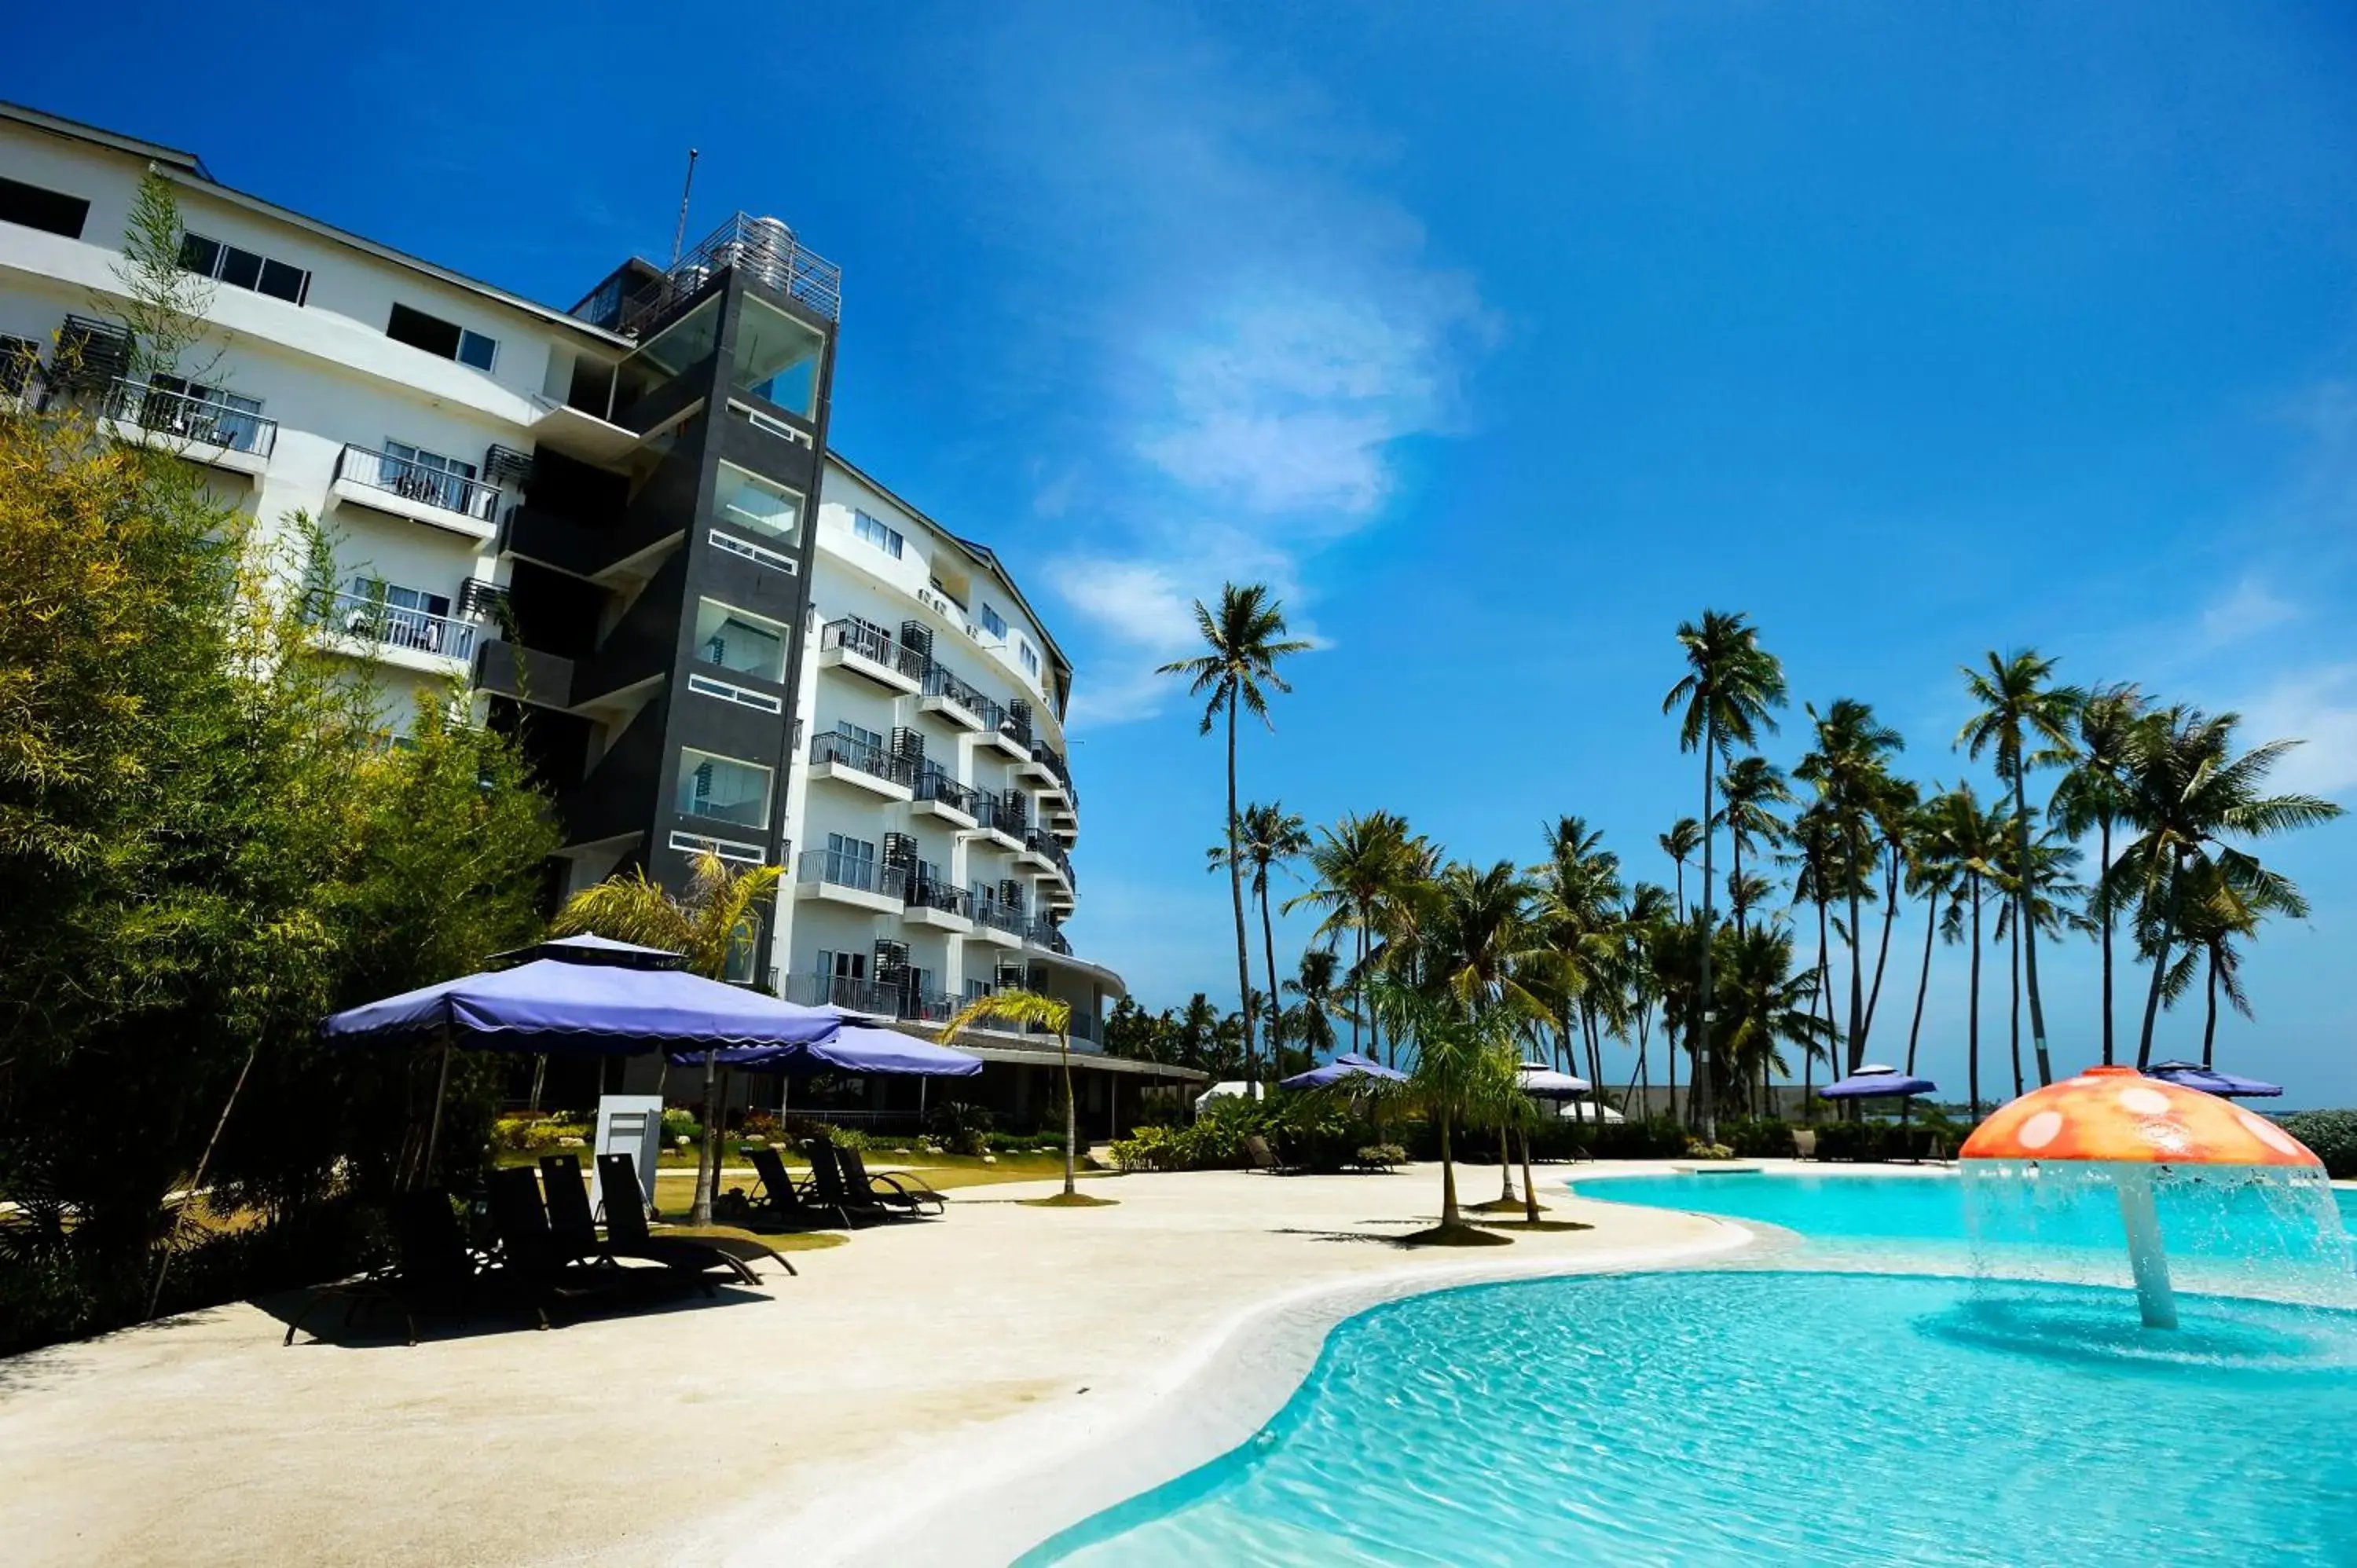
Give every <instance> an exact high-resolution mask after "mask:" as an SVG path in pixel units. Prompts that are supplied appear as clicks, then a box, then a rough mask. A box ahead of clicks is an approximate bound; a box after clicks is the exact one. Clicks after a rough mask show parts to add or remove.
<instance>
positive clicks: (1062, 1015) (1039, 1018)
mask: <svg viewBox="0 0 2357 1568" xmlns="http://www.w3.org/2000/svg"><path fill="white" fill-rule="evenodd" d="M994 1019H995V1020H996V1021H997V1022H999V1023H1002V1024H1019V1025H1022V1026H1025V1027H1026V1028H1028V1027H1030V1026H1034V1025H1036V1026H1039V1027H1040V1028H1042V1029H1045V1030H1047V1031H1048V1032H1049V1034H1051V1035H1053V1036H1056V1054H1057V1055H1058V1057H1059V1058H1061V1061H1062V1063H1063V1069H1064V1196H1065V1197H1073V1196H1075V1194H1076V1189H1075V1188H1074V1187H1073V1185H1072V1166H1073V1164H1074V1153H1073V1148H1074V1144H1075V1143H1076V1142H1077V1141H1078V1139H1079V1137H1080V1124H1079V1121H1078V1119H1077V1117H1076V1116H1075V1115H1074V1113H1073V1110H1072V1004H1071V1003H1069V1002H1060V1001H1058V1000H1057V999H1056V998H1055V997H1053V996H1042V995H1040V994H1039V993H1038V992H1036V991H1021V990H1013V989H1010V990H1006V991H1001V992H999V993H996V994H995V995H991V996H977V997H975V998H974V1000H973V1001H971V1002H969V1003H967V1004H965V1005H964V1006H963V1007H961V1008H959V1009H958V1011H957V1015H956V1016H955V1017H953V1018H952V1019H951V1020H950V1021H949V1022H948V1023H946V1024H944V1025H942V1028H941V1033H940V1034H938V1035H936V1036H933V1037H934V1038H935V1039H937V1040H939V1041H941V1043H942V1044H943V1045H945V1046H946V1045H949V1044H951V1043H952V1042H953V1041H954V1040H955V1039H956V1038H957V1036H959V1035H961V1034H963V1033H964V1032H965V1031H966V1030H968V1029H970V1028H972V1027H974V1026H975V1025H977V1024H982V1023H986V1022H989V1021H991V1020H994Z"/></svg>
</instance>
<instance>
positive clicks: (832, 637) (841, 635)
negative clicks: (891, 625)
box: [818, 616, 932, 681]
mask: <svg viewBox="0 0 2357 1568" xmlns="http://www.w3.org/2000/svg"><path fill="white" fill-rule="evenodd" d="M818 645H819V647H821V648H822V649H825V648H840V649H841V650H844V651H845V653H849V654H855V655H856V656H858V657H859V658H861V659H865V660H867V661H868V662H869V663H871V664H881V665H883V666H884V667H885V668H886V669H888V670H892V671H899V673H900V674H902V675H905V676H907V677H908V678H909V680H911V681H922V680H923V679H924V678H925V669H926V666H927V665H929V664H931V662H932V661H931V660H929V659H927V658H926V657H925V656H924V655H923V654H921V653H920V652H918V651H917V650H915V649H913V648H910V647H909V646H907V645H906V644H904V643H902V642H901V641H899V639H896V638H895V637H893V635H892V634H891V633H890V632H888V631H886V630H885V629H884V628H882V627H880V626H877V624H875V623H874V622H873V621H865V620H861V619H859V618H857V617H856V616H846V617H845V618H843V619H842V620H831V621H829V622H827V623H826V625H825V627H824V628H822V629H821V630H820V632H819V641H818Z"/></svg>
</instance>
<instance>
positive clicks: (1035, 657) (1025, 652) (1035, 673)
mask: <svg viewBox="0 0 2357 1568" xmlns="http://www.w3.org/2000/svg"><path fill="white" fill-rule="evenodd" d="M1015 650H1016V651H1017V653H1019V654H1021V655H1022V656H1023V669H1024V671H1025V673H1027V674H1028V675H1029V676H1031V678H1032V679H1034V680H1037V679H1039V650H1038V649H1036V648H1034V647H1032V646H1031V645H1030V644H1029V643H1028V642H1020V643H1017V644H1016V649H1015Z"/></svg>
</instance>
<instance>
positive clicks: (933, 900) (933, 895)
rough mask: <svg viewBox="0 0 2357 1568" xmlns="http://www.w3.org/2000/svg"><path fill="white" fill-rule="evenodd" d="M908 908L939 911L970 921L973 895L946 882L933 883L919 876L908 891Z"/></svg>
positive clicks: (972, 909)
mask: <svg viewBox="0 0 2357 1568" xmlns="http://www.w3.org/2000/svg"><path fill="white" fill-rule="evenodd" d="M909 908H911V909H939V910H940V911H941V912H942V913H943V914H944V915H955V916H958V917H959V918H962V919H967V920H971V919H973V918H974V895H973V894H972V893H969V892H968V891H966V890H965V889H964V888H963V887H952V886H950V885H949V884H948V883H946V882H934V881H931V880H929V879H927V878H925V877H922V876H920V877H919V878H917V882H916V886H913V887H911V888H909Z"/></svg>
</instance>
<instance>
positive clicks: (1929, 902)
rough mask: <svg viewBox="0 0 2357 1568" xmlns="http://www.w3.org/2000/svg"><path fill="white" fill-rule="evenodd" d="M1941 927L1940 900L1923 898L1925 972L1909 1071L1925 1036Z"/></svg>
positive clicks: (1910, 1037)
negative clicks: (1927, 1000)
mask: <svg viewBox="0 0 2357 1568" xmlns="http://www.w3.org/2000/svg"><path fill="white" fill-rule="evenodd" d="M1939 929H1940V900H1939V899H1938V898H1937V897H1930V898H1926V899H1924V900H1923V972H1921V974H1919V975H1917V976H1916V977H1915V1021H1914V1022H1913V1023H1911V1024H1910V1025H1908V1026H1907V1072H1908V1076H1909V1077H1910V1078H1911V1077H1913V1076H1914V1073H1915V1043H1916V1042H1917V1041H1918V1040H1920V1039H1921V1038H1922V1036H1923V998H1924V996H1925V994H1926V993H1929V992H1930V991H1931V989H1932V937H1933V936H1934V935H1935V934H1937V932H1938V931H1939Z"/></svg>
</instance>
